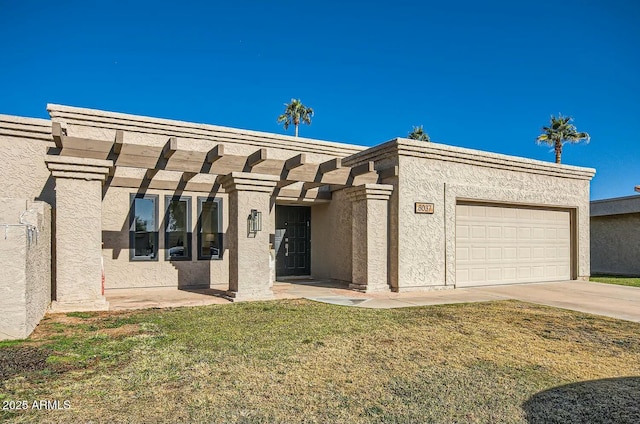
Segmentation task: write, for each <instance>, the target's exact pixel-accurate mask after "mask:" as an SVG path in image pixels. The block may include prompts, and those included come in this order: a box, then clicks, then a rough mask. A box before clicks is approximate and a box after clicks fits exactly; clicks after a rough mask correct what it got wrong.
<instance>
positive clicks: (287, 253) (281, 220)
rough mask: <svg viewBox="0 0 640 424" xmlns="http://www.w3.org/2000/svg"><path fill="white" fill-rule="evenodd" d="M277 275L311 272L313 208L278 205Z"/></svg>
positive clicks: (276, 237)
mask: <svg viewBox="0 0 640 424" xmlns="http://www.w3.org/2000/svg"><path fill="white" fill-rule="evenodd" d="M274 247H275V249H276V276H278V277H281V276H288V275H310V274H311V208H309V207H308V206H276V236H275V246H274Z"/></svg>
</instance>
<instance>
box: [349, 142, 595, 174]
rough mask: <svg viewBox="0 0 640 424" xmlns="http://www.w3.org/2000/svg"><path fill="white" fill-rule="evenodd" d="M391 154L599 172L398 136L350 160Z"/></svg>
mask: <svg viewBox="0 0 640 424" xmlns="http://www.w3.org/2000/svg"><path fill="white" fill-rule="evenodd" d="M390 154H395V155H398V156H414V157H424V158H430V159H438V160H444V161H452V162H463V163H469V164H472V165H477V166H486V167H499V168H504V169H516V170H522V171H525V172H526V171H532V170H535V171H536V172H537V173H544V174H549V175H557V176H564V177H567V178H576V179H585V180H587V179H589V180H590V179H591V178H592V177H593V176H594V175H595V173H596V170H595V169H594V168H586V167H580V166H574V165H562V164H556V163H551V162H545V161H541V160H536V159H528V158H523V157H520V156H510V155H505V154H502V153H493V152H486V151H482V150H475V149H468V148H464V147H457V146H449V145H447V144H440V143H434V142H424V141H414V140H409V139H403V138H396V139H393V140H390V141H387V142H386V143H382V144H379V145H377V146H374V147H371V148H369V149H366V150H363V151H361V152H358V153H355V154H353V155H351V156H349V157H348V158H347V162H348V163H351V164H357V163H361V162H364V161H367V160H378V159H381V158H384V157H388V156H389V155H390Z"/></svg>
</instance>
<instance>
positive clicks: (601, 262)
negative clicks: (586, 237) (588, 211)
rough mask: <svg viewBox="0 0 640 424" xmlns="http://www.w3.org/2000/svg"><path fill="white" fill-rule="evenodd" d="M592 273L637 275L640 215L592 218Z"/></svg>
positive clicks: (639, 261) (638, 266) (639, 251)
mask: <svg viewBox="0 0 640 424" xmlns="http://www.w3.org/2000/svg"><path fill="white" fill-rule="evenodd" d="M591 273H592V274H619V275H640V213H628V214H621V215H608V216H592V217H591Z"/></svg>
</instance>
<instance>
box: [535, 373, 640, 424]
mask: <svg viewBox="0 0 640 424" xmlns="http://www.w3.org/2000/svg"><path fill="white" fill-rule="evenodd" d="M523 408H524V411H525V413H526V417H527V421H528V422H529V423H536V424H537V423H629V424H631V423H633V424H637V423H640V377H621V378H609V379H604V380H592V381H584V382H580V383H574V384H568V385H566V386H560V387H554V388H553V389H549V390H545V391H544V392H540V393H537V394H535V395H533V396H532V397H531V398H529V399H528V400H527V401H526V402H525V403H524V404H523Z"/></svg>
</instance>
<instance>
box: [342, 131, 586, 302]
mask: <svg viewBox="0 0 640 424" xmlns="http://www.w3.org/2000/svg"><path fill="white" fill-rule="evenodd" d="M388 157H397V158H398V174H399V175H398V178H397V179H396V180H395V182H393V181H390V183H392V184H394V185H395V187H396V192H395V193H394V195H392V198H391V202H390V204H391V207H392V208H393V209H392V212H391V213H392V215H393V214H395V215H396V216H397V224H395V223H393V220H392V223H391V230H392V232H391V234H390V238H391V240H390V243H391V246H392V248H391V255H392V258H391V259H390V264H391V273H390V274H391V278H390V284H391V286H392V288H394V290H398V291H412V290H429V289H440V288H453V287H455V281H456V280H455V206H456V203H457V202H458V201H460V200H465V201H477V202H483V203H503V204H510V205H530V206H538V207H547V208H561V209H567V210H570V211H572V214H573V216H574V217H575V218H574V220H575V222H576V223H575V225H574V228H575V232H576V236H575V240H574V249H575V255H574V256H575V257H574V258H573V261H572V262H573V266H574V268H575V269H574V271H573V273H572V278H579V279H586V278H588V276H589V272H590V265H589V212H588V211H589V183H590V179H591V177H592V175H593V172H594V171H593V170H591V169H587V168H578V167H569V166H559V165H555V164H548V163H545V162H540V161H533V160H528V159H522V158H514V157H510V156H506V155H498V154H492V153H487V152H480V151H476V150H470V149H462V148H456V147H451V146H444V145H439V144H435V143H420V142H415V141H412V140H404V139H398V140H394V141H392V142H389V143H386V144H384V145H381V146H377V147H375V148H372V149H370V150H368V151H365V152H362V153H360V154H357V155H354V157H352V158H349V160H350V161H352V162H353V163H359V162H360V161H362V160H376V161H377V160H382V159H385V158H388ZM542 188H544V189H542ZM415 202H427V203H433V204H434V213H433V214H416V213H415V210H414V205H415ZM396 225H397V235H396V233H395V231H394V230H395V229H396ZM396 256H397V257H396ZM394 263H397V270H396V269H394Z"/></svg>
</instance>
